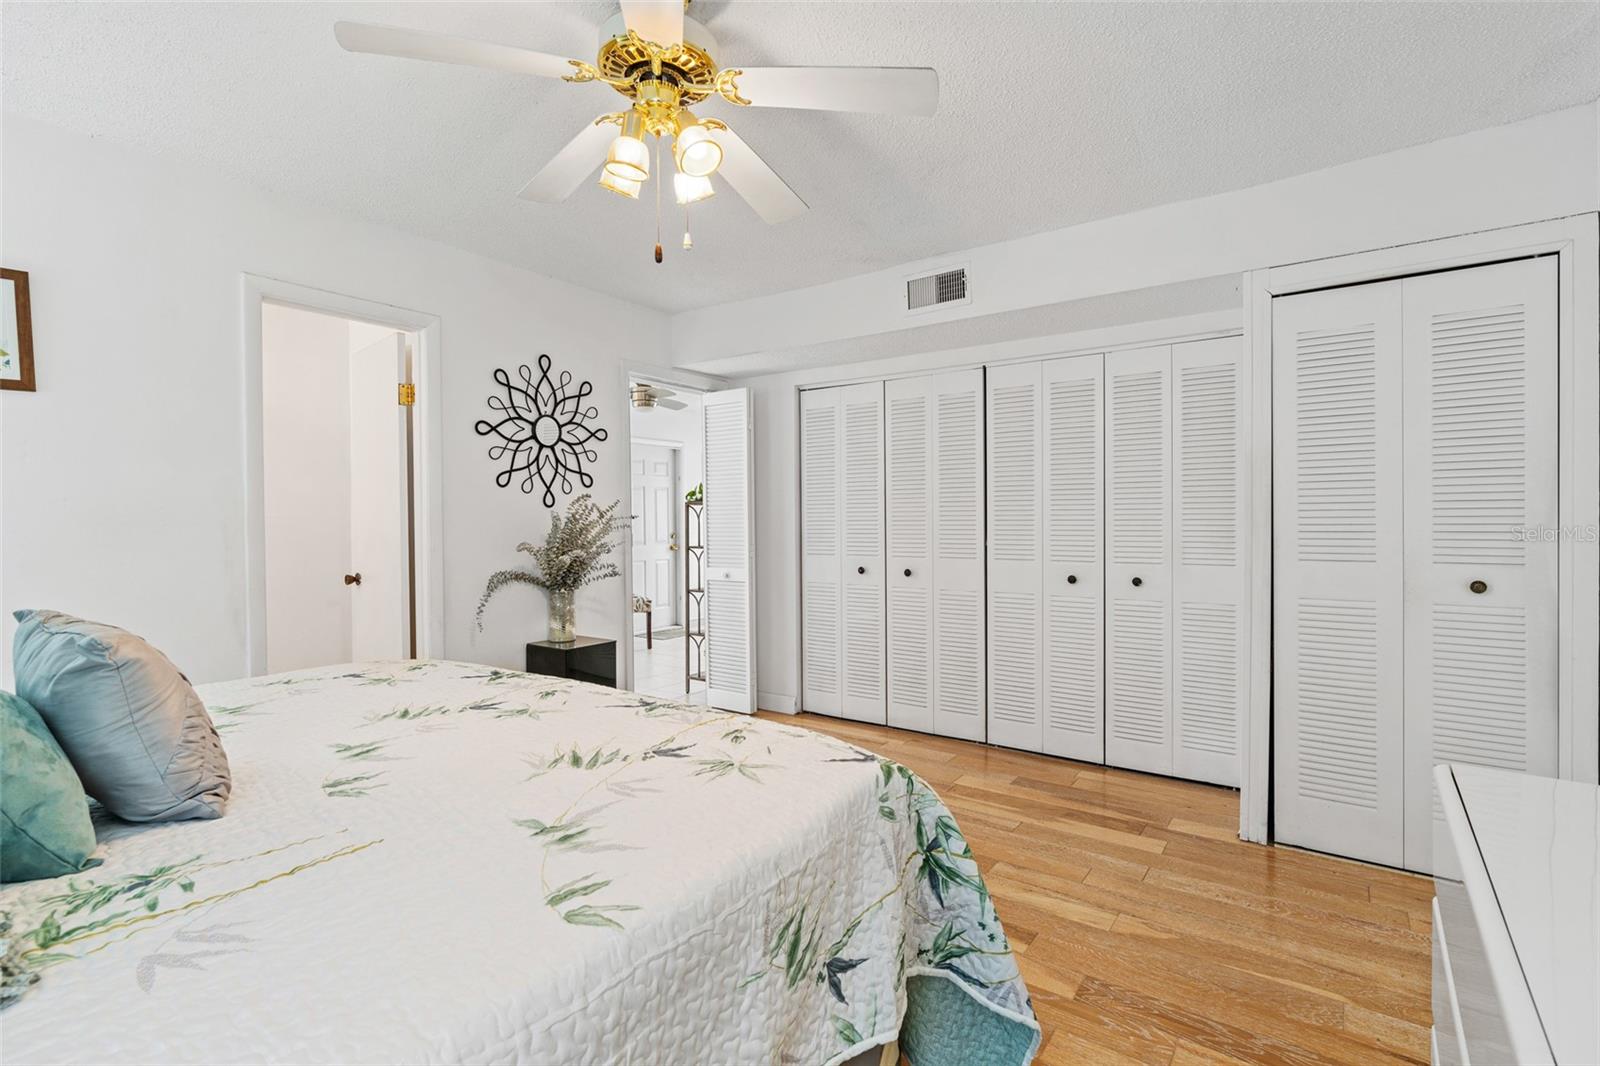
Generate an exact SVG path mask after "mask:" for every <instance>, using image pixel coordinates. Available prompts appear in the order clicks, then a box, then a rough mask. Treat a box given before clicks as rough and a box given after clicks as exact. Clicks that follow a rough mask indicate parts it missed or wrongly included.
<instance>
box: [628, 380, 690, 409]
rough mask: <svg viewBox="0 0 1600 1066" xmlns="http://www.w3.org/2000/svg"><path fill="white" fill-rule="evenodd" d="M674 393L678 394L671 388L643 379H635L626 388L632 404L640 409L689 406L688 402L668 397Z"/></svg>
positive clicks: (674, 394) (682, 407)
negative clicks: (651, 383)
mask: <svg viewBox="0 0 1600 1066" xmlns="http://www.w3.org/2000/svg"><path fill="white" fill-rule="evenodd" d="M676 395H678V394H677V393H675V392H673V391H672V390H671V389H667V388H662V387H661V386H660V385H649V384H646V383H645V382H643V381H635V382H634V383H633V387H632V388H630V389H629V390H628V396H629V398H630V399H631V400H632V401H633V406H635V407H637V408H639V409H640V410H641V411H648V410H650V409H651V408H655V407H660V408H664V409H665V410H668V411H683V410H686V409H687V408H688V406H689V405H688V404H686V403H684V402H683V401H682V400H673V399H669V398H668V397H671V396H676Z"/></svg>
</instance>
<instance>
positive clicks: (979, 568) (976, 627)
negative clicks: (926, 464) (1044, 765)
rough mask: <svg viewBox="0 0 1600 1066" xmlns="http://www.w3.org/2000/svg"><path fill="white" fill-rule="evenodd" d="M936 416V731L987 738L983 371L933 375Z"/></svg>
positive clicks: (933, 402)
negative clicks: (984, 605) (984, 602)
mask: <svg viewBox="0 0 1600 1066" xmlns="http://www.w3.org/2000/svg"><path fill="white" fill-rule="evenodd" d="M932 413H933V442H932V444H933V496H934V512H933V655H934V658H933V687H934V692H933V731H934V732H935V733H938V734H939V735H940V736H945V737H960V738H962V739H964V740H983V739H984V738H985V736H986V726H987V723H986V721H985V718H986V715H985V714H984V706H985V692H984V683H983V678H984V647H985V639H984V638H985V626H984V610H983V601H984V580H983V571H984V566H983V371H982V370H956V371H951V372H950V373H946V374H936V375H934V377H933V379H932ZM901 576H902V577H903V576H904V574H902V575H901Z"/></svg>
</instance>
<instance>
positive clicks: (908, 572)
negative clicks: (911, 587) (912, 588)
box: [906, 567, 911, 577]
mask: <svg viewBox="0 0 1600 1066" xmlns="http://www.w3.org/2000/svg"><path fill="white" fill-rule="evenodd" d="M910 576H911V568H910V567H907V568H906V577H910Z"/></svg>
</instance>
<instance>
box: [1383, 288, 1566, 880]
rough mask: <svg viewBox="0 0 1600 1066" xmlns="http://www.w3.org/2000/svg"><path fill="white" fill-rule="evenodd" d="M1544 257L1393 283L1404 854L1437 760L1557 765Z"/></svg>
mask: <svg viewBox="0 0 1600 1066" xmlns="http://www.w3.org/2000/svg"><path fill="white" fill-rule="evenodd" d="M1556 282H1557V277H1556V260H1555V258H1554V257H1553V256H1552V257H1548V258H1544V259H1530V260H1523V261H1521V262H1515V263H1501V264H1496V265H1493V266H1485V267H1476V268H1474V269H1471V270H1455V271H1450V272H1448V273H1443V274H1431V275H1427V276H1423V277H1416V278H1408V279H1406V281H1405V282H1404V283H1403V285H1404V288H1403V297H1404V306H1405V311H1404V315H1405V327H1404V350H1405V385H1404V398H1405V399H1404V404H1405V497H1406V504H1405V507H1406V512H1405V527H1406V553H1405V580H1406V622H1405V658H1406V678H1405V687H1406V699H1405V705H1406V736H1405V751H1406V767H1405V794H1406V798H1405V826H1406V828H1405V862H1404V865H1405V866H1406V868H1408V869H1412V870H1420V871H1424V872H1427V871H1428V870H1430V869H1431V843H1432V839H1433V826H1434V820H1435V818H1436V817H1438V815H1437V814H1436V813H1435V812H1436V804H1435V800H1434V797H1433V790H1432V776H1433V775H1432V770H1433V767H1434V765H1435V764H1437V763H1446V762H1448V763H1466V764H1469V765H1475V766H1493V767H1499V768H1501V769H1504V770H1512V771H1517V772H1522V773H1534V774H1542V775H1546V776H1549V777H1554V776H1555V775H1556V771H1557V767H1556V708H1557V706H1558V692H1557V684H1558V680H1557V659H1556V654H1557V652H1556V649H1557V617H1558V615H1557V561H1558V555H1557V551H1558V547H1557V541H1556V539H1555V538H1556V535H1557V534H1556V530H1557V526H1558V524H1559V522H1560V516H1559V513H1558V510H1557V459H1558V452H1557V438H1556V423H1557V413H1558V412H1557V394H1556V382H1557V342H1556Z"/></svg>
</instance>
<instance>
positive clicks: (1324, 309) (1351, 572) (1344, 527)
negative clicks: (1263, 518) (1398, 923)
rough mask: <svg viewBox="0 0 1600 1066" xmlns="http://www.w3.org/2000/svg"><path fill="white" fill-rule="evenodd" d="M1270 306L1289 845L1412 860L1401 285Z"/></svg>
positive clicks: (1278, 695) (1276, 596)
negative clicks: (1407, 850) (1407, 813)
mask: <svg viewBox="0 0 1600 1066" xmlns="http://www.w3.org/2000/svg"><path fill="white" fill-rule="evenodd" d="M1400 284H1401V283H1399V282H1385V283H1381V284H1374V285H1361V286H1353V287H1350V288H1343V289H1331V290H1327V291H1324V292H1314V293H1304V294H1301V295H1297V296H1287V297H1281V298H1278V299H1275V300H1273V301H1272V348H1273V371H1272V374H1273V420H1272V421H1273V426H1272V428H1273V472H1272V484H1273V500H1272V504H1273V751H1274V770H1273V773H1274V784H1273V798H1274V818H1275V825H1276V836H1277V839H1278V840H1280V841H1283V842H1284V843H1288V844H1299V845H1302V846H1305V847H1309V848H1316V849H1318V850H1320V851H1331V852H1334V853H1336V854H1339V855H1348V856H1351V857H1352V858H1358V859H1367V860H1369V861H1372V862H1381V863H1386V864H1388V865H1390V866H1399V865H1401V863H1402V861H1403V860H1404V857H1405V856H1404V834H1403V832H1402V826H1403V823H1404V817H1403V814H1404V811H1403V793H1404V787H1403V782H1404V779H1403V756H1402V752H1403V744H1404V739H1405V738H1404V691H1403V684H1404V683H1403V680H1402V679H1403V676H1404V675H1403V669H1402V668H1403V647H1404V623H1403V611H1404V603H1403V587H1404V586H1403V572H1402V556H1403V541H1402V513H1401V506H1402V503H1401V470H1400V468H1401V455H1402V452H1401V407H1400V388H1401V336H1400V334H1401V329H1400V312H1401V290H1400Z"/></svg>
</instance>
